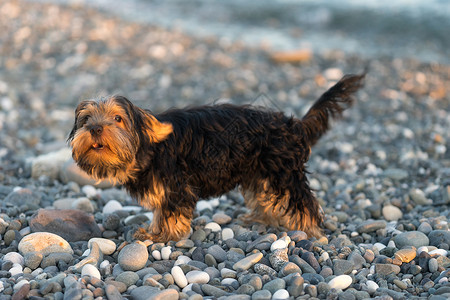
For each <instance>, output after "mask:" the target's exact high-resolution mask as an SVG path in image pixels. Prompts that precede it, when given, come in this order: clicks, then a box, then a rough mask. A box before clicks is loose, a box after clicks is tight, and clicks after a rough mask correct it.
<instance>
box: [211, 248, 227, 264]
mask: <svg viewBox="0 0 450 300" xmlns="http://www.w3.org/2000/svg"><path fill="white" fill-rule="evenodd" d="M208 254H210V255H211V256H213V257H214V259H215V260H216V261H217V262H219V263H221V262H223V261H225V260H226V259H227V252H226V251H225V250H223V249H222V248H221V247H220V246H219V245H213V246H211V247H209V248H208Z"/></svg>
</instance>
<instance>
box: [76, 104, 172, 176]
mask: <svg viewBox="0 0 450 300" xmlns="http://www.w3.org/2000/svg"><path fill="white" fill-rule="evenodd" d="M172 131H173V129H172V125H171V124H169V123H162V122H159V121H158V120H157V119H156V118H155V117H154V116H153V115H151V114H150V113H149V112H146V111H144V110H142V109H140V108H139V107H137V106H135V105H133V104H132V103H131V102H130V101H129V100H128V99H126V98H125V97H121V96H114V97H111V98H106V99H100V100H86V101H83V102H81V103H80V104H79V105H78V107H77V109H76V111H75V122H74V126H73V129H72V131H71V132H70V134H69V137H68V139H67V140H68V142H69V143H70V145H71V147H72V156H73V158H74V160H75V162H76V163H77V164H78V166H79V167H80V168H81V169H83V170H84V171H85V172H87V173H88V174H89V175H91V176H93V177H94V178H96V179H102V178H110V179H113V180H118V181H119V182H121V183H123V182H125V181H126V180H127V179H128V178H129V177H130V176H132V174H133V170H135V168H136V165H137V164H136V154H137V152H138V151H139V150H140V149H141V147H142V145H144V144H145V145H149V144H152V143H159V142H161V141H163V140H164V139H166V138H167V136H168V135H169V134H170V133H172Z"/></svg>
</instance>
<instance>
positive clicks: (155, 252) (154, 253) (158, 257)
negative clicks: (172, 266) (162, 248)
mask: <svg viewBox="0 0 450 300" xmlns="http://www.w3.org/2000/svg"><path fill="white" fill-rule="evenodd" d="M152 256H153V258H154V259H156V260H161V252H159V251H158V250H153V251H152Z"/></svg>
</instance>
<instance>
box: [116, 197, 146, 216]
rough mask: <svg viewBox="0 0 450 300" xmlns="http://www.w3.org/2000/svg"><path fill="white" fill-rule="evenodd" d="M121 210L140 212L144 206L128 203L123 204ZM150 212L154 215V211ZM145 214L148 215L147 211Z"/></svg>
mask: <svg viewBox="0 0 450 300" xmlns="http://www.w3.org/2000/svg"><path fill="white" fill-rule="evenodd" d="M114 201H115V200H114ZM121 210H124V211H129V212H136V213H137V212H140V211H141V210H142V207H140V206H136V205H126V206H123V207H122V209H121ZM149 213H150V214H152V215H153V213H152V212H149ZM144 215H147V214H146V213H145V214H144Z"/></svg>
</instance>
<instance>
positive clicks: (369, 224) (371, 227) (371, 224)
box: [356, 220, 386, 233]
mask: <svg viewBox="0 0 450 300" xmlns="http://www.w3.org/2000/svg"><path fill="white" fill-rule="evenodd" d="M383 228H386V221H383V220H379V221H372V220H368V221H364V222H362V223H361V224H359V225H358V226H357V227H356V231H358V233H370V232H374V231H377V230H378V229H383Z"/></svg>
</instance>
